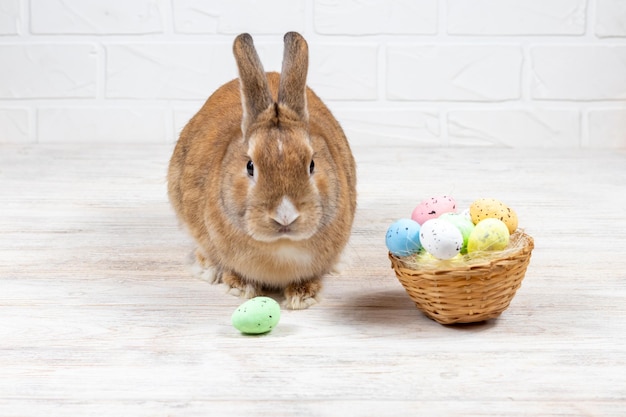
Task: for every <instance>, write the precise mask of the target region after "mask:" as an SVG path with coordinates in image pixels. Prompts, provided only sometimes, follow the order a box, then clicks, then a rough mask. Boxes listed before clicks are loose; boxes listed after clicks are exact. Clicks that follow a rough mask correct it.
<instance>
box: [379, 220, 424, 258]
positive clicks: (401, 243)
mask: <svg viewBox="0 0 626 417" xmlns="http://www.w3.org/2000/svg"><path fill="white" fill-rule="evenodd" d="M419 236H420V225H419V223H418V222H416V221H414V220H411V219H400V220H398V221H397V222H395V223H393V224H392V225H391V226H389V229H387V236H386V239H385V242H386V244H387V249H389V252H391V253H392V254H394V255H396V256H409V255H412V254H414V253H417V252H419V251H420V250H421V249H422V245H421V244H420V237H419Z"/></svg>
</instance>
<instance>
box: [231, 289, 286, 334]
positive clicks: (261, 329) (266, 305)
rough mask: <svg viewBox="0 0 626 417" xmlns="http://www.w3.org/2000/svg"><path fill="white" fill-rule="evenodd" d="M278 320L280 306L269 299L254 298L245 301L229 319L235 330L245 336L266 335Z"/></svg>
mask: <svg viewBox="0 0 626 417" xmlns="http://www.w3.org/2000/svg"><path fill="white" fill-rule="evenodd" d="M279 320H280V306H279V305H278V303H277V302H276V301H274V299H273V298H270V297H254V298H252V299H250V300H248V301H246V302H245V303H243V304H242V305H240V306H239V307H237V310H235V312H234V313H233V315H232V317H231V322H232V324H233V326H234V327H235V329H237V330H239V331H240V332H241V333H246V334H261V333H267V332H269V331H270V330H272V329H273V328H274V327H276V325H277V324H278V321H279Z"/></svg>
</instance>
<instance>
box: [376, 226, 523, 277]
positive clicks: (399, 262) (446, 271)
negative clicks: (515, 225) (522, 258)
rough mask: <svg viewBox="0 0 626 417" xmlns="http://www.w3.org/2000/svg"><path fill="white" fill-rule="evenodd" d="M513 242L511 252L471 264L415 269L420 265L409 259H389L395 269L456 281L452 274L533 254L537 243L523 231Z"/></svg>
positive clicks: (440, 263)
mask: <svg viewBox="0 0 626 417" xmlns="http://www.w3.org/2000/svg"><path fill="white" fill-rule="evenodd" d="M511 240H512V241H513V240H515V241H517V242H521V243H518V245H517V246H516V247H515V248H513V249H509V250H504V251H500V252H494V253H493V256H490V257H489V258H485V259H484V260H481V261H476V262H471V263H467V264H464V263H458V262H457V263H455V264H451V263H449V262H446V261H441V262H439V266H441V267H440V268H436V269H435V268H423V269H422V268H415V266H417V265H419V264H418V263H417V262H410V263H408V262H407V258H403V257H399V256H396V255H394V254H392V253H391V252H389V253H388V255H389V259H390V260H391V262H392V264H393V268H394V269H396V266H397V267H401V268H402V269H403V270H407V271H414V272H415V273H420V272H427V273H429V274H436V275H441V276H442V278H443V277H447V278H450V279H455V278H456V277H454V276H451V275H450V273H454V272H466V271H471V270H474V269H481V270H482V269H489V268H491V267H493V265H495V264H498V263H500V262H503V261H506V260H509V259H513V258H516V257H518V256H519V255H520V254H521V253H523V252H531V251H532V250H533V249H534V246H535V243H534V239H533V238H532V236H530V235H529V234H527V233H526V232H524V231H523V230H517V231H516V232H515V233H513V234H512V235H511Z"/></svg>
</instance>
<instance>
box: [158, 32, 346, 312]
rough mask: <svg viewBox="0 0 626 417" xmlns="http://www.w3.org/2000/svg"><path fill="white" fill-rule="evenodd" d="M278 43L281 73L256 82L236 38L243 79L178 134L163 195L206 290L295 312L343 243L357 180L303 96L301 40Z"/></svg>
mask: <svg viewBox="0 0 626 417" xmlns="http://www.w3.org/2000/svg"><path fill="white" fill-rule="evenodd" d="M284 40H285V50H284V57H283V67H282V73H281V74H278V73H265V72H264V70H263V66H262V64H261V61H260V60H259V57H258V55H257V53H256V50H255V48H254V44H253V42H252V37H251V36H250V35H248V34H241V35H239V36H238V37H237V38H236V39H235V42H234V45H233V52H234V55H235V60H236V61H237V66H238V69H239V79H235V80H232V81H230V82H228V83H226V84H224V85H223V86H222V87H220V88H219V89H217V90H216V91H215V92H214V93H213V95H211V97H209V99H208V100H207V101H206V103H205V104H204V106H203V107H202V108H201V109H200V111H199V112H198V113H197V114H196V115H195V116H194V117H193V118H192V119H191V120H190V121H189V123H188V124H187V126H186V127H185V128H184V129H183V131H182V133H181V135H180V139H179V140H178V143H177V145H176V148H175V149H174V154H173V155H172V159H171V161H170V166H169V173H168V192H169V197H170V201H171V202H172V205H173V206H174V209H175V211H176V213H177V215H178V217H179V219H180V220H181V221H182V222H183V223H184V224H185V225H186V226H187V228H188V230H189V232H190V233H191V235H192V236H193V237H194V238H195V240H196V242H197V244H198V249H197V250H196V251H195V257H196V263H197V265H199V266H200V269H199V272H201V274H202V275H203V276H204V278H205V279H209V280H210V281H212V282H214V283H217V282H223V283H225V284H226V285H228V286H229V288H230V289H231V290H232V291H233V292H235V293H237V294H239V295H242V296H245V297H248V298H250V297H254V296H256V295H259V294H262V293H263V292H264V291H268V290H281V291H284V295H285V304H286V305H287V307H289V308H293V309H301V308H307V307H308V306H310V305H312V304H314V303H315V302H316V301H317V294H318V292H319V291H320V289H321V278H322V276H323V275H324V274H327V273H328V272H330V271H331V270H333V268H334V266H335V265H336V264H337V262H338V261H339V258H340V256H341V253H342V252H343V249H344V247H345V245H346V244H347V242H348V239H349V237H350V231H351V228H352V222H353V219H354V212H355V209H356V169H355V163H354V158H353V156H352V153H351V151H350V146H349V145H348V142H347V140H346V137H345V135H344V133H343V130H342V129H341V127H340V126H339V123H338V122H337V121H336V120H335V118H334V117H333V116H332V114H331V113H330V111H329V110H328V108H327V107H326V106H325V105H324V104H323V103H322V101H321V100H320V99H319V98H318V97H317V96H316V95H315V93H313V91H311V90H310V89H309V88H308V87H307V86H306V76H307V70H308V46H307V43H306V41H305V40H304V38H303V37H302V36H301V35H299V34H298V33H295V32H290V33H287V34H286V35H285V39H284Z"/></svg>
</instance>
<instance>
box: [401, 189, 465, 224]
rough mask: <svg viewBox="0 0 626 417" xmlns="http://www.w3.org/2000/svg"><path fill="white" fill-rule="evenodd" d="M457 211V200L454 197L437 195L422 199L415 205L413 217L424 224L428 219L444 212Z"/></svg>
mask: <svg viewBox="0 0 626 417" xmlns="http://www.w3.org/2000/svg"><path fill="white" fill-rule="evenodd" d="M451 212H452V213H455V212H456V201H454V198H452V197H450V196H447V195H441V196H437V197H430V198H427V199H426V200H424V201H422V202H421V203H419V204H418V205H417V207H415V209H414V210H413V214H411V219H413V220H415V221H416V222H418V223H419V224H424V222H426V221H427V220H430V219H436V218H437V217H439V216H441V215H442V214H443V213H451Z"/></svg>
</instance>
